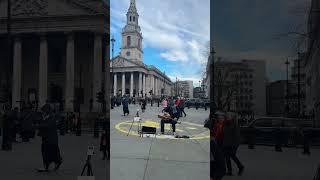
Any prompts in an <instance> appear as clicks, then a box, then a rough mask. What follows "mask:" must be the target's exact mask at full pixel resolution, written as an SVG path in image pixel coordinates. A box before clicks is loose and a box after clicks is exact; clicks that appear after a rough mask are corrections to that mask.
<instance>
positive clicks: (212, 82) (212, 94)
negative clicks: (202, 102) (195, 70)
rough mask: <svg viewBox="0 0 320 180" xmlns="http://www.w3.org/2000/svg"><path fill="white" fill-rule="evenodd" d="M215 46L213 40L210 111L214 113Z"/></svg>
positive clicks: (211, 50) (211, 49) (211, 48)
mask: <svg viewBox="0 0 320 180" xmlns="http://www.w3.org/2000/svg"><path fill="white" fill-rule="evenodd" d="M214 54H215V51H214V47H213V42H211V47H210V68H209V70H210V71H209V72H210V111H211V113H212V114H213V113H214V111H215V109H214V108H215V102H214V101H215V98H214Z"/></svg>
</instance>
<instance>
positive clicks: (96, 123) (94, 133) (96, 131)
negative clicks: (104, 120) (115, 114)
mask: <svg viewBox="0 0 320 180" xmlns="http://www.w3.org/2000/svg"><path fill="white" fill-rule="evenodd" d="M93 136H94V137H95V138H99V125H98V122H97V120H95V121H94V130H93Z"/></svg>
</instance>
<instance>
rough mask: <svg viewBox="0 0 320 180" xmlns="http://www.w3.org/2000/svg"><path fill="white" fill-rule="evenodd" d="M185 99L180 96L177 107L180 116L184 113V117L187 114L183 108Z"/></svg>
mask: <svg viewBox="0 0 320 180" xmlns="http://www.w3.org/2000/svg"><path fill="white" fill-rule="evenodd" d="M185 106H186V105H185V100H184V98H182V99H181V100H180V103H179V109H180V116H181V117H182V114H184V117H186V116H187V114H186V112H185V111H184V109H185Z"/></svg>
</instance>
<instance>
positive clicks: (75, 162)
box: [0, 134, 109, 180]
mask: <svg viewBox="0 0 320 180" xmlns="http://www.w3.org/2000/svg"><path fill="white" fill-rule="evenodd" d="M59 138H60V139H59V141H60V142H59V144H60V151H61V156H62V157H63V160H64V162H63V163H62V165H61V167H60V169H59V171H57V172H54V171H51V172H49V173H38V172H36V169H37V168H42V167H43V165H42V157H41V149H40V148H41V139H40V138H39V137H37V138H36V139H34V140H32V141H31V142H29V143H18V144H13V151H11V152H6V151H0V162H1V164H0V179H1V180H44V179H46V180H77V177H78V176H79V175H80V174H81V171H82V167H83V166H84V164H85V160H86V154H87V148H88V146H89V145H92V144H93V145H94V146H95V148H97V149H96V150H95V153H96V154H95V155H94V156H93V157H92V166H93V174H94V176H95V178H96V180H105V179H106V177H107V174H108V173H109V172H108V169H109V168H108V165H107V163H108V161H105V160H102V159H101V158H102V155H101V154H100V152H99V151H98V150H99V149H98V148H99V139H94V138H93V136H92V135H89V134H82V136H75V135H65V136H60V137H59ZM0 142H1V141H0ZM53 166H54V165H51V169H53Z"/></svg>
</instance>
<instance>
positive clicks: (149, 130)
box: [141, 126, 157, 134]
mask: <svg viewBox="0 0 320 180" xmlns="http://www.w3.org/2000/svg"><path fill="white" fill-rule="evenodd" d="M141 132H142V133H143V134H156V133H157V128H155V127H149V126H142V128H141Z"/></svg>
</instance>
